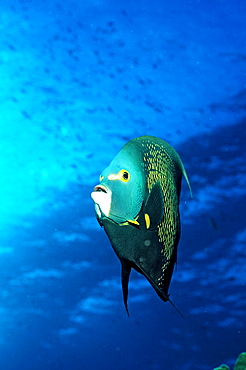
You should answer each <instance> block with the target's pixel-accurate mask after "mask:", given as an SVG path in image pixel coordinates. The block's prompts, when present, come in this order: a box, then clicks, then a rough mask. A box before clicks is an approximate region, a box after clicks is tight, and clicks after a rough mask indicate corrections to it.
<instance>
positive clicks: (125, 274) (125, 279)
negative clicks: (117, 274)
mask: <svg viewBox="0 0 246 370" xmlns="http://www.w3.org/2000/svg"><path fill="white" fill-rule="evenodd" d="M121 265H122V272H121V284H122V292H123V300H124V305H125V308H126V312H127V315H128V316H130V314H129V311H128V303H127V300H128V283H129V278H130V273H131V266H130V264H129V263H128V262H127V261H124V260H121Z"/></svg>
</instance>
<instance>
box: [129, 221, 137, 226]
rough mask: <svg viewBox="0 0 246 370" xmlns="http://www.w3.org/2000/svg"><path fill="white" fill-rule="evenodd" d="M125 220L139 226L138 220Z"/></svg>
mask: <svg viewBox="0 0 246 370" xmlns="http://www.w3.org/2000/svg"><path fill="white" fill-rule="evenodd" d="M127 222H128V223H129V224H133V225H137V226H139V222H137V221H136V220H127Z"/></svg>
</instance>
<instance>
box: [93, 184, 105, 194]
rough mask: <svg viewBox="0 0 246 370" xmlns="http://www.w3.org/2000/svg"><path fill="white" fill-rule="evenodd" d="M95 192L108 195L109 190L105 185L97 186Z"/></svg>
mask: <svg viewBox="0 0 246 370" xmlns="http://www.w3.org/2000/svg"><path fill="white" fill-rule="evenodd" d="M93 191H94V192H102V193H106V194H107V192H108V191H107V188H105V186H103V185H96V186H95V187H94V189H93Z"/></svg>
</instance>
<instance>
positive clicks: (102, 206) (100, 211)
mask: <svg viewBox="0 0 246 370" xmlns="http://www.w3.org/2000/svg"><path fill="white" fill-rule="evenodd" d="M91 197H92V199H93V201H94V203H95V211H96V214H97V217H98V218H99V219H101V218H102V217H103V216H106V217H108V216H109V213H110V208H111V200H112V192H111V190H109V189H108V188H107V187H106V186H104V185H102V184H99V185H96V186H95V187H94V189H93V192H92V193H91Z"/></svg>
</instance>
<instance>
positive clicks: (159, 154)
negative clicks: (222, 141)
mask: <svg viewBox="0 0 246 370" xmlns="http://www.w3.org/2000/svg"><path fill="white" fill-rule="evenodd" d="M143 147H144V148H145V150H144V157H143V161H144V166H145V169H146V170H147V172H148V175H147V179H148V181H147V186H148V190H149V192H150V190H151V189H152V186H153V185H154V184H155V183H156V181H160V184H161V187H162V191H163V195H164V218H163V221H162V222H161V224H160V225H158V226H157V230H158V239H159V242H160V243H162V245H163V249H161V253H162V254H163V256H164V261H165V262H164V264H163V266H162V271H163V273H162V275H161V276H160V277H159V279H158V281H159V282H158V284H159V285H161V284H162V281H163V280H164V272H165V270H166V268H167V266H168V264H169V261H170V259H171V257H172V254H173V250H174V247H175V238H176V230H177V227H179V214H178V196H177V192H176V186H175V178H174V177H175V173H176V171H175V168H174V165H173V160H172V158H171V157H170V155H169V153H168V152H167V151H166V150H165V148H163V147H162V146H160V145H158V144H152V143H151V144H150V143H148V142H147V143H146V144H145V145H144V144H143ZM146 148H147V151H146Z"/></svg>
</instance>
